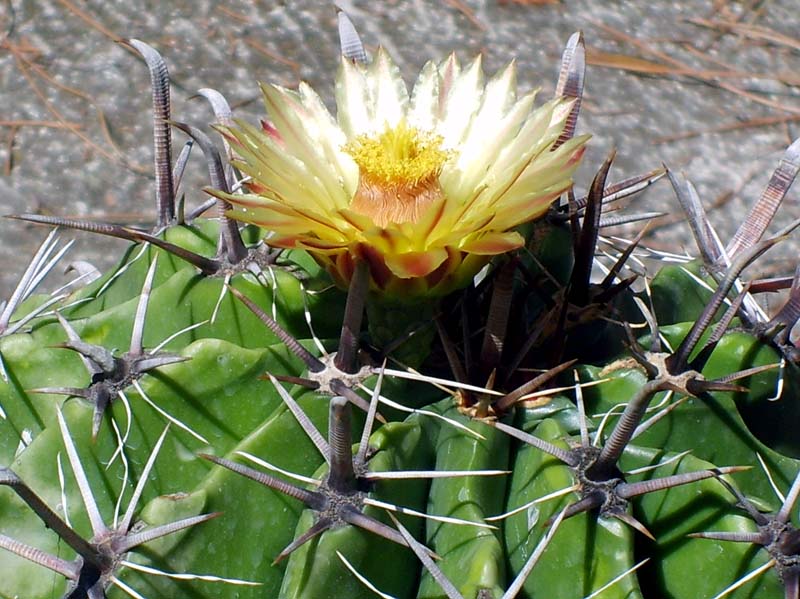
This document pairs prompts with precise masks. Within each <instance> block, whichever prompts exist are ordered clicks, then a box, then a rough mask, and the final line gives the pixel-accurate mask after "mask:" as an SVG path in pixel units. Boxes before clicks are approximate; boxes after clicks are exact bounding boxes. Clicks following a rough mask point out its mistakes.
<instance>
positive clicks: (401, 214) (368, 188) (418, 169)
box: [344, 121, 450, 227]
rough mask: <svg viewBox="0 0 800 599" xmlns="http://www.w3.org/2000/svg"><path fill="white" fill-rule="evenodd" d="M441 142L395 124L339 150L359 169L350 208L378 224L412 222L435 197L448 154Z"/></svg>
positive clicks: (438, 191)
mask: <svg viewBox="0 0 800 599" xmlns="http://www.w3.org/2000/svg"><path fill="white" fill-rule="evenodd" d="M441 144H442V138H441V137H440V136H438V135H433V134H430V133H424V132H422V131H419V130H418V129H415V128H414V127H409V126H408V125H406V123H405V121H400V123H398V124H397V126H396V127H394V128H390V127H387V128H386V130H385V131H384V132H383V133H381V134H380V135H378V136H377V137H369V136H366V135H362V136H359V137H357V138H356V139H355V140H354V141H351V142H350V143H348V144H347V145H346V146H345V147H344V151H345V152H347V153H348V154H350V156H352V157H353V160H354V161H355V162H356V164H357V165H358V167H359V186H358V190H357V191H356V194H355V196H354V197H353V200H352V202H351V208H353V209H354V210H356V211H357V212H360V213H361V214H364V215H367V216H369V217H371V218H372V219H373V220H374V221H375V223H376V224H377V225H379V226H382V227H383V226H386V225H387V224H388V223H389V222H395V223H402V222H416V221H417V220H419V218H420V217H421V215H422V214H423V213H424V212H425V210H426V209H427V207H428V206H430V205H431V203H433V202H434V201H435V200H436V199H438V198H440V197H441V195H442V193H441V188H440V187H439V181H438V178H439V173H440V172H441V170H442V165H443V164H444V163H445V161H446V160H447V159H448V158H449V156H450V153H449V152H447V151H446V150H443V149H441Z"/></svg>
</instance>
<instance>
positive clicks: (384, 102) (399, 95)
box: [368, 48, 408, 131]
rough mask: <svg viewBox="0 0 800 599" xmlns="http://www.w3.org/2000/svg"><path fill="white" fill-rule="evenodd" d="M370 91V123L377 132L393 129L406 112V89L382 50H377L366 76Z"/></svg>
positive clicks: (392, 63)
mask: <svg viewBox="0 0 800 599" xmlns="http://www.w3.org/2000/svg"><path fill="white" fill-rule="evenodd" d="M368 78H369V82H370V85H371V89H372V102H373V114H372V122H373V125H374V126H375V127H377V129H376V130H377V131H380V130H382V129H384V128H385V127H386V125H388V126H390V127H394V126H395V125H397V123H399V122H400V121H401V120H402V119H404V118H405V116H406V112H407V111H408V89H407V88H406V83H405V81H403V77H402V75H401V74H400V69H399V68H398V67H397V65H396V64H395V63H394V61H393V60H392V59H391V58H390V57H389V55H388V54H387V53H386V51H385V50H384V49H383V48H379V49H378V52H377V54H376V56H375V60H374V61H373V62H372V64H371V65H370V70H369V74H368Z"/></svg>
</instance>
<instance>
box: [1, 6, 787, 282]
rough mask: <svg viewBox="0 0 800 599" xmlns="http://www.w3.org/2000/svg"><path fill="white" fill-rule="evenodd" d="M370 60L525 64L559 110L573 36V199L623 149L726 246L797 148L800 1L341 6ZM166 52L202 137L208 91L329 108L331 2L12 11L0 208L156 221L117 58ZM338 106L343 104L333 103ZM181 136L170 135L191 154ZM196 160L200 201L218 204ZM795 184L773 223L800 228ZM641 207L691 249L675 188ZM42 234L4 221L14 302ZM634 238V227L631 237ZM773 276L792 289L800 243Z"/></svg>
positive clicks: (184, 114) (7, 20)
mask: <svg viewBox="0 0 800 599" xmlns="http://www.w3.org/2000/svg"><path fill="white" fill-rule="evenodd" d="M338 5H339V6H340V7H341V8H342V9H344V10H345V11H346V12H347V13H348V14H349V15H350V17H351V19H352V20H353V22H354V23H355V25H356V27H357V28H358V30H359V32H360V33H361V36H362V39H363V40H364V42H365V44H366V46H367V49H368V50H369V51H374V50H375V49H376V48H377V47H378V46H379V45H382V46H384V47H385V48H387V49H388V50H389V52H390V53H391V54H392V55H393V56H394V58H395V60H396V61H397V62H398V64H399V65H400V66H401V68H402V71H403V73H404V75H405V77H406V80H407V81H408V82H412V81H413V79H414V78H415V76H416V74H417V72H418V71H419V69H420V68H421V67H422V65H423V64H424V62H425V61H426V60H429V59H441V58H443V57H445V56H446V55H447V54H449V53H450V52H455V53H456V54H457V55H459V56H460V57H462V58H464V59H469V58H470V57H472V56H474V55H475V54H476V53H482V54H483V56H484V68H485V69H486V71H487V73H493V72H494V71H495V70H497V69H498V68H500V67H501V66H503V65H505V64H506V63H507V62H508V61H510V60H512V59H514V60H516V62H517V65H518V67H519V85H520V87H521V88H522V89H523V90H527V89H530V88H535V87H539V88H541V90H542V92H541V95H540V98H547V97H549V96H551V95H552V93H553V89H554V87H555V81H556V77H557V72H558V66H559V61H560V55H561V51H562V48H563V45H564V43H565V42H566V40H567V39H568V37H569V35H570V34H571V33H572V32H574V31H577V30H582V31H583V32H584V34H585V38H586V44H587V59H588V67H587V78H586V93H585V98H584V103H583V109H582V113H581V118H580V121H579V132H590V133H592V135H593V138H592V140H591V142H590V148H589V151H588V153H587V154H586V157H585V159H584V164H583V166H582V169H581V171H580V172H579V174H578V176H577V178H576V186H577V188H578V191H579V193H580V192H581V191H583V190H585V189H586V188H587V187H588V185H589V183H590V180H591V176H592V174H593V172H594V171H595V170H596V169H597V168H598V167H599V165H600V164H601V162H602V160H603V159H604V158H605V156H606V155H607V154H608V152H609V151H610V150H611V149H612V148H616V149H617V159H616V161H615V164H614V167H613V168H612V171H611V177H610V179H611V180H612V181H614V180H619V179H622V178H624V177H627V176H631V175H634V174H638V173H643V172H645V171H648V170H651V169H653V168H656V167H658V166H659V165H661V163H664V164H666V165H667V166H669V167H670V168H671V169H673V170H675V171H680V172H683V173H685V175H686V176H687V177H688V178H689V179H690V180H691V181H692V182H693V183H694V184H695V185H696V186H697V188H698V191H699V193H700V197H701V198H702V200H703V202H704V204H705V206H706V208H707V209H708V210H709V212H710V219H711V221H712V223H713V224H714V226H715V227H716V228H717V230H718V231H719V233H720V237H721V238H722V240H723V241H727V240H728V239H730V237H731V236H732V234H733V232H734V231H735V229H736V227H738V225H739V223H740V222H741V219H742V218H743V217H744V215H745V214H746V212H747V209H748V207H749V205H750V204H751V203H752V202H753V201H754V200H755V199H756V198H757V197H758V195H759V194H760V193H761V191H762V189H763V188H764V186H765V185H766V183H767V180H768V179H769V176H770V174H771V173H772V170H773V169H774V168H775V167H776V166H777V163H778V160H779V159H780V156H781V154H782V152H783V150H784V149H785V148H786V147H787V146H788V145H789V144H790V143H791V141H792V140H793V139H796V138H797V137H798V136H800V37H798V23H799V22H800V21H798V12H797V0H774V1H769V0H763V1H741V2H723V1H716V2H708V1H706V2H701V1H699V0H685V1H683V2H651V1H649V0H633V1H628V2H598V1H592V0H564V1H562V2H553V1H547V0H505V1H503V0H438V1H433V0H405V1H403V0H395V1H392V0H339V2H338ZM120 38H137V39H140V40H142V41H145V42H147V43H148V44H151V45H152V46H154V47H155V48H156V49H157V50H159V51H160V52H161V53H162V55H163V56H164V58H165V59H166V61H167V63H168V64H169V67H170V73H171V75H172V79H173V93H172V107H173V118H174V119H175V120H179V121H186V122H190V123H193V124H195V125H198V126H200V125H206V124H208V123H210V122H211V121H212V120H213V115H212V113H211V110H210V108H209V107H208V105H207V104H206V103H205V101H203V100H201V99H197V98H193V96H194V94H195V93H196V91H197V90H198V89H199V88H203V87H210V88H215V89H217V90H218V91H220V92H222V93H223V94H224V95H225V96H226V97H227V99H228V101H229V102H230V104H231V105H232V106H233V108H234V112H235V115H236V116H238V117H240V118H244V119H248V120H252V121H255V120H256V119H257V118H258V117H259V116H260V115H261V114H262V107H261V103H260V97H259V92H258V88H257V82H258V81H268V82H276V83H279V84H282V85H285V86H295V85H297V83H298V82H299V81H301V80H303V81H307V82H308V83H310V84H311V85H312V86H313V87H314V88H315V89H316V90H317V91H318V92H319V94H320V95H321V96H322V97H323V99H325V100H326V101H328V103H329V105H330V104H331V100H332V97H333V80H334V76H335V73H336V67H337V61H338V58H337V57H338V53H339V46H338V37H337V25H336V12H335V9H334V6H333V4H332V3H330V2H325V1H322V0H317V1H311V0H285V1H275V0H260V1H241V0H239V1H236V0H232V1H229V2H214V1H210V0H172V1H165V2H155V1H151V0H130V1H126V2H108V1H105V0H85V1H84V0H2V2H0V172H2V176H1V177H0V213H2V214H11V213H20V212H37V213H42V214H56V215H61V216H69V217H89V218H92V219H97V220H105V221H113V222H119V223H128V224H144V223H147V224H150V223H152V222H153V218H154V217H153V201H154V199H153V198H154V191H153V178H152V141H151V127H152V121H151V115H150V93H149V78H148V74H147V69H146V67H145V65H144V63H143V62H142V61H141V60H140V59H139V58H138V57H137V56H135V55H133V54H132V53H131V52H129V51H128V50H126V49H125V48H124V47H122V46H120V45H118V44H116V43H115V40H117V39H120ZM331 108H333V106H331ZM183 142H184V138H183V136H182V134H181V133H180V132H176V134H175V136H174V143H175V149H176V151H177V150H179V149H180V146H181V145H182V144H183ZM205 176H206V167H205V164H204V162H203V161H202V158H201V153H200V152H199V151H196V152H194V156H193V159H192V161H191V163H190V165H189V170H188V174H187V177H188V178H187V179H186V180H185V181H186V185H185V186H184V188H183V189H184V190H186V192H187V204H189V205H197V204H199V203H201V202H202V201H203V200H205V199H206V198H205V196H204V194H203V193H202V191H201V187H202V186H203V185H205V184H206V178H205ZM798 198H800V183H798V185H796V186H795V189H793V190H792V191H791V192H790V193H789V196H788V197H787V200H786V201H785V204H784V206H783V207H782V209H781V211H780V213H779V218H778V220H779V222H777V223H775V224H774V225H773V227H772V230H773V231H774V230H777V229H778V228H779V226H780V224H781V223H787V222H789V221H790V220H792V219H794V218H798V217H800V206H799V205H798ZM629 210H636V211H641V210H657V211H661V212H665V213H667V214H666V216H664V217H663V218H660V219H657V220H656V222H655V223H654V226H653V227H652V230H651V233H650V236H649V239H648V244H649V245H651V246H652V247H656V248H661V249H669V250H671V251H681V250H682V249H684V248H685V249H686V250H688V251H689V252H691V253H696V250H695V248H694V243H693V242H692V240H691V237H690V234H689V231H688V227H687V226H686V225H685V224H683V223H681V218H680V208H679V205H678V202H677V200H676V199H675V196H674V194H673V192H672V189H671V187H670V185H669V184H668V183H667V182H666V181H661V182H659V183H658V184H656V185H655V186H653V187H652V188H650V189H649V190H648V191H647V192H646V193H645V194H644V196H643V197H641V199H637V200H636V202H635V205H634V206H631V207H630V208H629ZM46 234H47V230H46V228H44V227H36V226H33V225H28V224H24V223H21V222H16V221H10V220H7V219H0V241H2V243H0V265H2V268H0V297H7V295H8V293H9V292H10V289H11V287H12V285H13V283H14V282H15V280H16V279H17V278H18V277H19V275H20V274H21V272H22V271H23V269H24V266H25V264H26V261H27V259H28V258H29V257H30V256H31V255H32V253H33V251H34V250H35V248H36V246H37V245H38V244H39V243H40V242H41V240H42V239H43V238H44V237H45V235H46ZM623 234H624V232H623ZM76 238H77V244H76V246H75V248H74V249H73V250H72V251H71V252H70V254H69V259H73V260H75V259H85V260H89V261H90V262H92V263H93V264H95V265H96V266H97V267H98V268H101V269H103V268H106V267H107V266H109V265H110V264H111V263H113V261H114V257H115V256H117V255H118V254H119V253H120V250H121V248H122V247H124V242H121V241H115V240H110V239H105V238H100V239H98V238H96V237H94V236H89V235H88V234H83V233H81V234H77V235H76ZM794 238H795V239H794V240H792V241H791V242H790V243H787V244H782V245H781V246H779V248H777V249H776V250H772V251H771V252H770V254H768V257H769V259H768V260H767V261H766V262H764V263H760V264H759V272H760V274H762V275H771V274H778V273H779V274H791V273H792V272H793V269H794V265H795V264H796V262H797V255H798V247H800V244H798V243H797V241H796V240H797V239H800V234H795V236H794Z"/></svg>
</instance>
